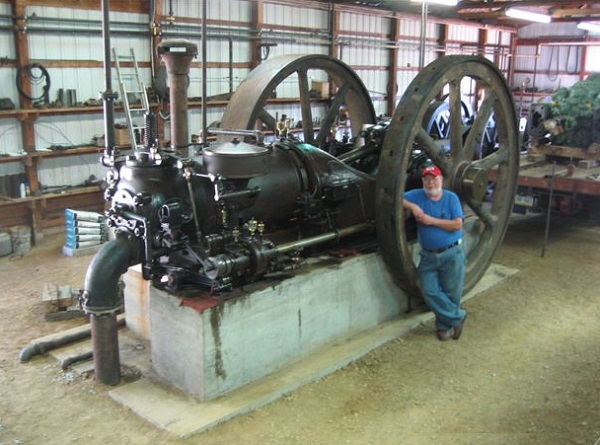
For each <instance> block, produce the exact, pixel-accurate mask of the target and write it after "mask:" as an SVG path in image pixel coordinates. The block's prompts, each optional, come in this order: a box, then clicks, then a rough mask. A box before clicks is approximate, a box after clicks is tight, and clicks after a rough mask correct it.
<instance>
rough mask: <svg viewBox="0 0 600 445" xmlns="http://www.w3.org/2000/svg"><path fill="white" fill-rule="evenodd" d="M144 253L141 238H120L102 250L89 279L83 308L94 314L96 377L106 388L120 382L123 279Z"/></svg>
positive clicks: (93, 335) (97, 256)
mask: <svg viewBox="0 0 600 445" xmlns="http://www.w3.org/2000/svg"><path fill="white" fill-rule="evenodd" d="M141 251H142V247H141V246H140V241H139V240H138V239H136V238H133V237H131V238H128V237H124V236H120V237H117V238H115V239H114V240H112V241H109V242H108V243H106V244H104V245H103V246H102V247H101V248H100V250H99V251H98V253H97V254H96V255H95V256H94V258H93V259H92V262H91V263H90V266H89V267H88V270H87V273H86V276H85V290H84V293H83V301H82V306H83V310H84V311H85V312H86V313H87V314H90V324H91V331H92V347H93V353H94V370H95V376H96V379H97V380H98V381H100V382H101V383H104V384H106V385H116V384H117V383H119V379H120V367H121V365H120V361H119V339H118V334H117V322H116V312H117V310H118V309H119V278H120V277H121V275H123V274H124V273H125V272H126V271H127V268H128V267H130V266H133V265H134V264H136V263H138V262H139V261H140V259H139V258H140V252H141Z"/></svg>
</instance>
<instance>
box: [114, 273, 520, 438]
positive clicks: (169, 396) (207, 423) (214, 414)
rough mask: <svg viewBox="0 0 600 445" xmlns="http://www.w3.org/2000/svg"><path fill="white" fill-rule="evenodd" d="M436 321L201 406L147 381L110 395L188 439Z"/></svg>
mask: <svg viewBox="0 0 600 445" xmlns="http://www.w3.org/2000/svg"><path fill="white" fill-rule="evenodd" d="M516 272H517V270H515V269H510V268H507V267H503V266H498V265H492V266H491V267H490V268H489V269H488V271H487V272H486V274H485V275H484V277H483V278H482V279H481V280H480V282H479V283H478V284H477V286H476V287H475V288H474V289H473V290H472V291H471V292H469V293H468V294H467V295H466V296H465V297H464V300H465V301H466V300H468V299H470V298H472V297H473V296H475V295H477V294H478V293H480V292H482V291H484V290H486V289H488V288H490V287H492V286H494V285H495V284H497V283H499V282H500V281H501V280H502V279H504V278H506V277H508V276H510V275H512V274H514V273H516ZM296 293H297V292H294V294H296ZM281 298H283V296H282V297H281ZM324 298H325V297H324ZM432 318H433V314H432V313H431V312H424V313H411V314H407V315H404V316H402V317H400V318H395V319H393V320H390V321H387V322H383V323H381V324H379V325H377V326H374V327H372V328H371V329H367V330H363V331H362V332H360V333H359V334H357V335H354V336H352V337H351V338H346V339H343V340H340V341H338V342H335V343H332V344H328V345H325V346H323V347H321V348H317V349H315V350H314V351H313V352H312V353H311V354H307V355H305V356H303V357H302V359H301V360H300V361H298V362H295V363H291V364H289V365H288V366H286V367H283V368H281V369H278V370H277V371H275V372H273V373H271V374H269V375H268V376H266V377H264V378H261V379H258V380H256V381H253V382H252V383H250V384H247V385H245V386H243V387H241V388H239V389H236V390H233V391H230V392H228V393H227V394H226V395H224V396H222V397H219V398H216V399H214V400H210V401H205V402H198V401H197V400H194V399H192V398H190V397H189V396H187V395H186V394H183V393H181V392H180V391H176V390H174V389H173V388H172V387H169V386H165V385H161V384H159V383H157V382H156V381H153V380H149V379H147V378H143V379H141V380H138V381H136V382H134V383H129V384H125V385H122V386H119V387H117V388H116V389H114V390H112V391H111V392H110V395H111V397H112V398H113V399H114V400H116V401H118V402H120V403H122V404H123V405H125V406H127V407H129V408H130V409H131V410H133V411H134V412H135V413H137V414H138V415H140V416H141V417H142V418H144V419H146V420H147V421H148V422H150V423H152V424H153V425H155V426H156V427H159V428H161V429H163V430H166V431H168V432H170V433H172V434H174V435H176V436H178V437H180V438H186V437H189V436H191V435H194V434H197V433H200V432H202V431H205V430H207V429H209V428H212V427H214V426H215V425H217V424H219V423H221V422H224V421H226V420H228V419H231V418H233V417H235V416H238V415H241V414H245V413H247V412H249V411H252V410H254V409H257V408H259V407H261V406H264V405H265V404H267V403H270V402H272V401H274V400H276V399H277V398H279V397H281V396H282V395H284V394H286V393H289V392H290V391H293V390H294V389H297V388H299V387H300V386H302V385H304V384H306V383H309V382H311V381H314V380H317V379H319V378H321V377H323V376H325V375H327V374H329V373H332V372H334V371H336V370H338V369H340V368H341V367H343V366H345V365H347V364H348V363H351V362H353V361H355V360H357V359H359V358H360V357H362V356H363V355H365V354H367V353H368V352H370V351H371V350H373V349H375V348H376V347H378V346H380V345H382V344H384V343H386V342H388V341H390V340H393V339H394V338H397V337H399V336H401V335H403V334H405V333H406V332H408V331H409V330H411V329H413V328H415V327H417V326H419V325H421V324H423V323H426V322H428V321H429V320H431V319H432Z"/></svg>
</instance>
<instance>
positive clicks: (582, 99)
mask: <svg viewBox="0 0 600 445" xmlns="http://www.w3.org/2000/svg"><path fill="white" fill-rule="evenodd" d="M596 110H600V74H592V75H590V76H589V77H588V78H587V79H585V80H582V81H581V82H578V83H576V84H575V85H573V86H572V87H571V88H560V89H558V90H557V91H556V93H554V95H553V96H552V105H551V107H550V114H551V116H552V117H553V118H554V119H556V120H557V121H560V122H561V124H562V126H563V128H564V132H563V133H560V134H557V135H555V136H553V137H552V143H554V144H556V145H565V146H569V147H582V148H587V147H588V146H589V145H590V144H591V143H592V142H593V133H592V126H593V122H594V112H595V111H596Z"/></svg>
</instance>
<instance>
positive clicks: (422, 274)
mask: <svg viewBox="0 0 600 445" xmlns="http://www.w3.org/2000/svg"><path fill="white" fill-rule="evenodd" d="M422 179H423V188H419V189H414V190H410V191H408V192H406V193H405V194H404V201H403V205H404V208H405V209H407V210H409V211H410V212H411V213H412V215H413V216H414V218H415V220H416V221H417V236H418V239H419V244H420V245H421V253H420V257H421V261H420V262H419V266H418V272H419V279H420V282H421V291H422V292H423V297H424V299H425V303H426V304H427V306H428V307H429V308H430V309H431V310H432V311H433V313H434V314H435V327H436V333H437V337H438V339H439V340H441V341H446V340H450V339H451V338H453V339H455V340H458V339H459V338H460V336H461V334H462V331H463V327H464V322H465V318H466V316H467V313H466V312H465V311H464V310H463V309H461V307H460V299H461V297H462V292H463V286H464V281H465V253H464V250H463V248H462V245H461V243H462V236H463V230H462V227H463V219H464V213H463V210H462V206H461V203H460V200H459V198H458V196H457V195H456V194H455V193H454V192H452V191H450V190H446V189H444V188H443V179H444V178H443V175H442V172H441V170H440V169H439V168H438V167H437V166H435V165H430V166H427V167H425V168H424V169H423V173H422Z"/></svg>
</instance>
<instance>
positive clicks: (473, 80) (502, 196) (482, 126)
mask: <svg viewBox="0 0 600 445" xmlns="http://www.w3.org/2000/svg"><path fill="white" fill-rule="evenodd" d="M473 85H475V86H476V89H477V91H479V92H482V93H483V95H481V97H483V100H482V101H481V103H480V104H479V106H478V109H477V111H476V112H475V113H474V116H473V119H472V122H471V125H470V128H469V130H468V131H467V132H465V130H464V120H463V115H464V113H463V109H462V102H461V99H462V97H463V96H464V95H465V93H466V92H469V93H471V92H472V91H473V90H472V89H470V88H471V87H472V86H473ZM466 90H469V91H466ZM445 94H449V96H448V98H449V99H448V101H449V102H448V112H449V117H448V122H447V124H448V130H447V135H446V137H447V139H448V140H447V143H445V144H440V143H439V141H438V140H437V139H436V137H434V136H432V134H431V133H430V132H429V131H428V130H429V129H428V128H426V126H427V122H428V119H427V118H426V117H427V113H428V112H430V110H431V104H434V103H436V101H439V98H440V97H443V96H444V95H445ZM491 118H493V119H494V122H495V125H496V127H495V130H496V138H497V143H496V147H495V149H494V151H491V152H487V153H485V154H484V155H483V156H482V154H481V150H480V147H481V143H482V141H483V140H484V139H485V137H486V128H487V127H488V122H489V121H490V119H491ZM442 147H443V149H442ZM447 147H450V149H449V150H448V149H447ZM415 153H421V154H420V156H421V158H424V157H426V158H428V159H430V160H431V161H432V162H433V163H434V164H436V165H438V166H439V167H440V168H441V170H442V171H443V173H444V178H445V179H444V186H445V187H446V188H448V189H450V190H453V191H455V192H456V193H457V194H458V195H459V197H460V198H461V201H462V202H463V205H464V210H465V215H466V218H465V223H464V232H465V238H464V247H465V251H466V254H467V255H466V256H467V265H466V277H465V292H467V291H468V290H470V289H471V288H472V287H473V286H474V285H475V284H476V283H477V281H478V280H479V279H480V278H481V276H482V275H483V273H484V272H485V271H486V269H487V268H488V266H489V264H490V262H491V259H492V256H493V255H494V253H495V252H496V250H497V249H498V247H499V246H500V245H501V243H502V240H503V239H504V234H505V232H506V228H507V226H508V221H509V217H510V213H511V209H512V206H513V201H514V194H515V187H516V181H517V175H518V165H519V147H518V126H517V117H516V110H515V107H514V103H513V100H512V97H511V94H510V90H509V88H508V85H507V84H506V81H505V79H504V77H503V76H502V74H501V73H500V71H499V70H498V68H496V67H495V66H494V65H493V64H492V63H491V62H489V61H488V60H487V59H484V58H482V57H477V56H446V57H443V58H441V59H439V60H437V61H435V62H433V63H431V64H430V65H428V66H426V67H425V68H424V69H423V70H422V71H421V72H420V73H419V74H418V75H417V77H416V78H415V79H414V81H413V82H412V83H411V84H410V86H409V87H408V89H407V90H406V92H405V93H404V95H403V96H402V99H401V101H400V103H399V104H398V107H397V108H396V111H395V113H394V116H393V118H392V122H391V123H390V127H389V129H388V132H387V134H386V136H385V140H384V142H383V148H382V153H381V158H380V164H379V174H378V177H377V196H376V199H377V233H378V237H379V242H380V246H381V250H382V254H383V256H384V259H385V260H386V263H387V264H388V266H389V268H390V269H391V271H392V273H393V274H394V276H395V278H396V281H397V282H398V284H399V285H400V286H401V287H402V288H403V289H404V290H406V291H407V292H409V293H411V294H416V293H418V292H419V289H418V287H419V285H418V276H417V270H416V267H417V262H418V249H419V248H418V243H417V240H416V239H415V237H414V236H409V235H408V233H410V232H411V231H410V230H407V229H408V228H409V225H410V224H411V223H410V220H407V219H406V217H405V216H406V215H405V212H404V210H403V207H402V198H403V195H404V192H405V191H406V190H408V189H409V188H414V187H416V186H421V185H418V183H415V182H414V181H413V182H412V183H411V182H410V181H409V178H410V177H411V175H412V178H413V180H414V179H415V174H414V173H415V172H414V171H413V172H411V171H410V169H411V168H413V166H412V163H411V159H414V158H415ZM492 169H495V170H497V176H496V180H495V183H490V182H489V181H488V172H489V171H490V170H492Z"/></svg>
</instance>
